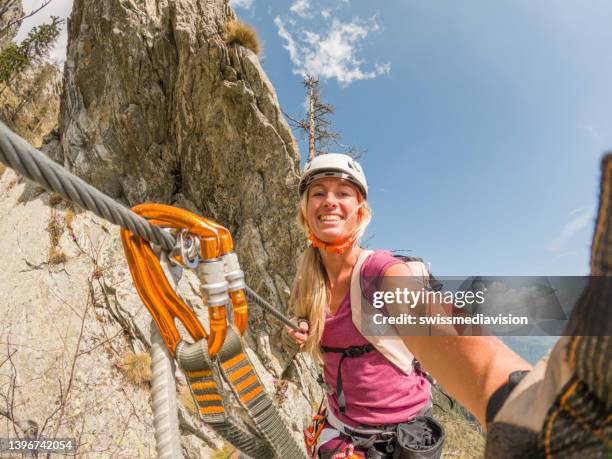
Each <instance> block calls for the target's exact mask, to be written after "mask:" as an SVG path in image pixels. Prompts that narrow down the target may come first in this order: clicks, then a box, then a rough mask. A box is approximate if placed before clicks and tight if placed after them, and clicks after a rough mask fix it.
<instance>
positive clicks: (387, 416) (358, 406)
mask: <svg viewBox="0 0 612 459" xmlns="http://www.w3.org/2000/svg"><path fill="white" fill-rule="evenodd" d="M397 263H401V261H400V260H397V259H396V258H394V257H393V256H392V255H391V253H390V252H388V251H382V250H379V251H376V252H374V253H373V254H371V255H370V256H369V257H368V259H367V260H366V261H365V262H364V264H363V266H362V268H361V277H362V278H363V277H374V276H383V275H384V273H385V271H386V270H387V269H388V268H389V267H391V266H392V265H394V264H397ZM350 301H351V299H350V291H349V292H348V293H347V295H346V297H345V298H344V299H343V300H342V303H341V304H340V307H339V308H338V310H337V311H336V313H335V314H333V315H329V314H328V315H327V317H326V318H325V329H324V331H323V337H322V339H321V344H322V345H323V346H329V347H339V348H346V347H350V346H363V345H365V344H368V341H367V340H366V339H365V338H364V337H363V335H361V333H359V331H358V330H357V328H356V327H355V325H354V324H353V321H352V319H351V304H350ZM370 301H372V298H370ZM340 358H341V354H339V353H335V352H334V353H332V352H328V353H325V354H323V362H324V363H323V371H324V378H325V382H326V383H327V384H328V385H330V386H331V387H332V388H333V389H334V393H333V394H332V395H329V396H328V405H329V407H330V409H331V410H333V412H334V414H335V415H336V417H337V418H338V419H340V420H341V421H342V422H344V423H346V424H348V425H351V426H353V427H357V426H359V425H381V424H397V423H399V422H402V421H407V420H409V419H412V418H413V417H414V416H415V415H416V414H417V413H418V412H419V411H420V410H421V409H423V408H424V407H425V406H426V405H427V403H428V401H429V397H430V395H431V386H430V384H429V382H428V381H427V380H426V379H425V378H424V377H423V376H420V375H418V374H417V373H416V372H415V371H412V372H411V373H410V374H409V375H406V374H405V373H404V372H402V371H401V370H400V369H399V368H397V367H396V366H395V365H393V364H392V363H390V362H389V361H388V360H387V359H386V358H385V357H384V356H383V355H382V354H381V353H380V352H379V351H377V350H373V351H371V352H368V353H366V354H363V355H361V356H359V357H347V358H345V359H344V361H343V362H342V390H343V391H344V398H345V401H346V411H345V414H344V415H342V414H340V410H339V409H338V397H337V394H336V393H335V390H336V379H337V375H338V364H339V362H340Z"/></svg>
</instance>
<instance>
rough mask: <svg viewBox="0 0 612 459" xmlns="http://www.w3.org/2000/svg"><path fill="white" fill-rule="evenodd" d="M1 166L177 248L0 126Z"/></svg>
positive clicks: (261, 301)
mask: <svg viewBox="0 0 612 459" xmlns="http://www.w3.org/2000/svg"><path fill="white" fill-rule="evenodd" d="M0 162H3V163H4V164H6V165H7V166H8V167H10V168H12V169H14V170H15V171H17V172H19V173H20V174H21V175H23V176H24V177H27V178H29V179H30V180H34V181H35V182H37V183H39V184H40V185H42V186H43V187H45V188H46V189H47V190H48V191H54V192H56V193H58V194H59V195H61V196H62V197H63V198H64V199H67V200H69V201H72V202H74V203H76V204H78V205H79V206H80V207H82V208H83V209H85V210H89V211H91V212H93V213H94V214H96V215H97V216H99V217H102V218H104V219H105V220H108V221H109V222H111V223H114V224H115V225H119V226H121V227H122V228H126V229H128V230H130V231H131V232H132V233H134V234H137V235H138V236H140V237H141V238H143V239H145V240H147V241H149V242H151V243H154V244H157V245H159V246H161V247H162V248H163V249H164V250H166V251H170V250H172V248H173V247H174V245H175V239H174V237H173V236H172V235H171V234H168V233H166V232H164V231H162V230H161V229H160V228H158V227H157V226H155V225H152V224H150V223H149V222H148V221H147V220H146V219H145V218H143V217H141V216H140V215H137V214H136V213H134V212H132V211H131V210H130V209H128V208H127V207H125V206H124V205H122V204H120V203H118V202H117V201H115V200H114V199H112V198H111V197H109V196H107V195H105V194H104V193H102V192H101V191H99V190H97V189H95V188H94V187H93V186H91V185H89V184H88V183H86V182H85V181H83V180H81V179H80V178H78V177H76V176H75V175H73V174H71V173H70V172H68V171H67V170H66V169H64V168H63V167H62V166H60V165H59V164H57V163H55V162H54V161H52V160H51V159H49V158H48V157H47V156H45V154H44V153H41V152H40V151H38V150H36V149H35V148H34V147H32V146H31V145H30V144H28V143H27V142H26V141H25V140H24V139H22V138H21V137H19V136H18V135H17V134H15V133H14V132H13V131H11V130H10V129H9V128H8V127H6V126H5V125H4V124H3V123H1V122H0ZM246 293H247V296H248V297H250V298H251V299H252V301H253V302H255V303H257V304H258V305H259V306H261V307H263V308H264V309H265V310H266V311H268V312H269V313H270V314H272V315H273V316H274V317H276V318H277V319H278V320H280V321H281V322H282V323H284V324H285V325H287V326H289V327H291V328H293V329H295V330H297V329H298V327H297V325H296V324H295V323H293V322H292V321H291V320H290V319H289V318H287V317H285V316H284V315H283V314H282V313H281V312H280V311H279V310H277V309H275V308H274V306H272V305H271V304H270V303H268V302H267V301H266V300H264V299H263V298H262V297H260V296H259V295H258V294H257V293H255V292H254V291H253V290H252V289H250V288H248V287H247V289H246Z"/></svg>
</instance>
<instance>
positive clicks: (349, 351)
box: [321, 344, 374, 414]
mask: <svg viewBox="0 0 612 459" xmlns="http://www.w3.org/2000/svg"><path fill="white" fill-rule="evenodd" d="M321 350H322V351H323V352H333V353H336V354H342V357H340V362H339V363H338V377H337V378H336V394H338V408H339V409H340V413H342V414H344V412H345V411H346V400H345V398H344V391H343V390H342V362H344V359H345V358H347V357H350V358H353V357H360V356H362V355H363V354H367V353H368V352H371V351H373V350H374V346H373V345H372V344H365V345H363V346H351V347H329V346H321Z"/></svg>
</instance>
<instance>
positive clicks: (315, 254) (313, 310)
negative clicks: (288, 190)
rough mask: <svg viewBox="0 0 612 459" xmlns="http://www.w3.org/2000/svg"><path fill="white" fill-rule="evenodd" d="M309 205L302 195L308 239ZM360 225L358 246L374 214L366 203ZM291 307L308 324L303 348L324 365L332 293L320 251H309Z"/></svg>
mask: <svg viewBox="0 0 612 459" xmlns="http://www.w3.org/2000/svg"><path fill="white" fill-rule="evenodd" d="M307 204H308V193H307V192H306V193H304V194H303V195H302V199H301V200H300V211H299V213H298V216H297V221H298V224H299V225H300V227H301V228H302V230H303V231H304V232H305V234H307V235H308V232H309V229H308V224H307V222H306V207H307ZM359 212H360V222H359V226H358V227H357V229H356V231H355V234H356V239H355V244H357V242H358V241H359V238H360V237H361V236H363V233H364V232H365V230H366V227H367V226H368V224H369V223H370V221H371V220H372V211H371V210H370V207H369V206H368V203H367V201H363V202H362V203H361V209H360V211H359ZM291 300H292V301H291V303H292V306H293V311H294V313H295V315H296V317H299V318H305V319H307V320H308V324H309V328H308V339H307V340H306V344H305V345H304V350H305V351H306V352H308V353H309V354H310V356H311V357H312V358H313V359H314V360H315V361H316V362H321V361H322V355H321V349H320V345H321V338H322V337H323V330H324V328H325V313H326V309H327V306H328V304H329V301H330V298H329V292H328V289H327V273H326V271H325V267H324V266H323V262H322V260H321V255H320V254H319V249H316V248H314V247H312V246H310V247H308V248H307V249H306V250H305V251H304V253H303V254H302V257H301V259H300V263H299V266H298V270H297V274H296V277H295V282H294V285H293V294H292V296H291Z"/></svg>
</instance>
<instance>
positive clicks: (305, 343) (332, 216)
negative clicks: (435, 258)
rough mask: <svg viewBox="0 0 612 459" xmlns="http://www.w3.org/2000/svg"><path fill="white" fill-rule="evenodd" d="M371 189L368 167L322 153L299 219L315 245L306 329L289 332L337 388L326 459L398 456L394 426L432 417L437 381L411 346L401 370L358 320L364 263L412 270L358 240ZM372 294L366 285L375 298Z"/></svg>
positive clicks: (330, 402) (383, 270) (303, 267)
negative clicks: (419, 364) (415, 361)
mask: <svg viewBox="0 0 612 459" xmlns="http://www.w3.org/2000/svg"><path fill="white" fill-rule="evenodd" d="M367 191H368V188H367V182H366V179H365V175H364V174H363V171H362V169H361V166H360V165H359V164H358V163H357V162H356V161H354V160H353V159H352V158H350V157H349V156H346V155H341V154H327V155H321V156H317V157H316V158H314V159H313V160H312V161H311V162H310V163H309V164H307V166H306V168H305V170H304V173H303V175H302V178H301V180H300V185H299V192H300V196H301V201H300V212H299V216H298V219H299V223H300V225H301V226H302V228H303V229H304V230H305V231H306V233H307V234H308V239H309V240H310V241H311V246H310V247H308V248H307V249H306V251H305V253H304V255H303V257H302V260H301V264H300V266H299V269H298V273H297V276H296V282H295V288H294V296H293V305H294V309H295V311H296V313H297V316H298V317H300V318H303V319H305V320H300V330H299V331H294V330H290V331H288V333H289V336H290V337H291V338H293V340H294V341H295V343H296V344H297V345H298V346H299V347H300V349H302V350H305V351H307V352H308V353H309V354H310V355H311V356H312V357H314V358H315V360H318V361H320V362H322V363H323V370H324V381H325V384H326V385H327V386H328V387H329V388H330V389H331V391H330V393H329V395H328V397H327V419H326V422H327V424H326V425H325V429H324V430H323V431H322V433H321V435H320V437H319V439H318V445H317V449H318V451H319V454H320V457H324V458H327V457H332V456H333V457H351V454H353V455H354V456H353V457H365V455H366V454H367V457H381V458H384V457H392V456H391V455H390V454H387V453H389V452H390V450H391V449H392V448H393V442H392V441H390V440H389V437H390V435H389V432H391V431H394V430H395V429H394V426H395V425H397V424H399V423H402V422H405V421H410V420H413V419H414V418H415V417H416V416H422V415H430V414H431V386H430V384H429V382H428V381H427V379H426V378H425V377H424V375H423V374H422V373H421V372H419V371H415V370H413V369H412V365H411V364H412V358H411V357H412V356H411V354H410V353H409V352H408V351H407V349H406V352H405V354H406V357H405V359H404V360H405V361H407V364H406V365H403V369H401V368H400V367H398V366H397V365H394V364H393V363H391V362H390V360H389V359H388V357H385V355H383V353H384V352H385V349H384V348H381V347H379V346H378V345H377V346H374V345H372V344H370V342H369V341H368V340H367V339H366V338H365V337H364V336H363V335H362V334H361V333H360V331H359V329H358V328H357V327H356V326H355V324H354V323H353V321H352V314H351V308H352V307H353V308H354V307H355V305H351V304H350V303H351V301H350V296H351V295H350V284H351V276H352V274H353V269H354V267H355V265H356V264H357V263H358V261H359V263H360V265H361V271H360V273H359V274H360V276H361V277H364V276H368V278H373V277H382V276H384V275H398V274H399V275H406V274H409V272H408V273H407V272H406V270H408V268H407V267H406V266H405V265H404V264H403V262H402V261H400V260H398V259H396V258H394V257H393V256H392V255H391V253H389V252H386V251H376V252H373V253H371V254H369V256H367V258H365V253H364V252H365V251H364V249H362V248H361V247H360V246H359V245H358V240H359V238H360V237H361V236H362V235H363V233H364V231H365V229H366V227H367V225H368V223H369V222H370V219H371V211H370V208H369V207H368V204H367V201H366V198H367ZM364 258H365V261H364ZM361 263H363V264H361ZM408 271H409V270H408ZM370 290H371V289H370ZM371 295H372V292H371V291H368V290H367V289H366V291H365V297H366V298H368V299H369V301H370V302H371V301H372V297H371ZM381 351H382V352H381ZM400 366H401V365H400ZM422 422H424V421H422ZM381 426H385V427H384V428H383V429H381V428H380V427H381ZM430 427H431V426H430V425H428V424H427V423H422V425H420V427H419V429H420V430H419V431H420V432H421V434H422V436H423V437H424V438H418V439H417V443H418V442H420V444H421V445H422V446H423V447H424V448H423V449H431V447H432V446H433V445H432V443H434V440H435V439H434V438H432V435H433V433H432V431H431V428H430ZM434 436H435V435H434ZM353 449H354V452H353ZM435 449H436V451H438V452H437V454H436V455H434V456H432V455H429V456H428V457H437V456H439V454H440V453H441V447H438V448H435ZM385 451H386V453H385ZM338 453H340V455H338ZM342 454H344V455H342ZM376 454H378V455H376ZM385 454H387V455H385ZM415 457H417V456H415Z"/></svg>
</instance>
